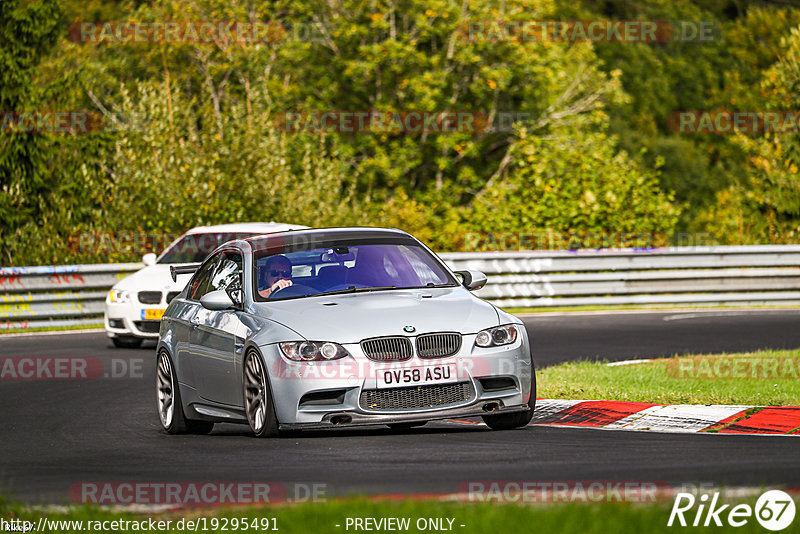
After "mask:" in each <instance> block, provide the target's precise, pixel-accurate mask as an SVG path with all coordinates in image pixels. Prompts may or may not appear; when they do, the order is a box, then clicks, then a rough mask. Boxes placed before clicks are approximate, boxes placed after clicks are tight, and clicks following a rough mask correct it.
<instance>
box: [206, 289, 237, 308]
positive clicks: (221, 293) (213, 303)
mask: <svg viewBox="0 0 800 534" xmlns="http://www.w3.org/2000/svg"><path fill="white" fill-rule="evenodd" d="M200 304H201V305H202V306H203V307H204V308H205V309H207V310H213V311H222V310H227V309H229V308H232V307H233V301H232V300H231V297H230V296H228V293H227V292H226V291H225V290H224V289H218V290H216V291H209V292H208V293H206V294H205V295H203V296H202V297H200Z"/></svg>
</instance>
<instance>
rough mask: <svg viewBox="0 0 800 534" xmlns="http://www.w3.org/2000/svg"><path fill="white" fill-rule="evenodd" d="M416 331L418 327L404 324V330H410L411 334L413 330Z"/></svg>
mask: <svg viewBox="0 0 800 534" xmlns="http://www.w3.org/2000/svg"><path fill="white" fill-rule="evenodd" d="M416 331H417V329H416V328H414V327H413V326H411V325H408V326H404V327H403V332H408V333H409V334H410V333H411V332H416Z"/></svg>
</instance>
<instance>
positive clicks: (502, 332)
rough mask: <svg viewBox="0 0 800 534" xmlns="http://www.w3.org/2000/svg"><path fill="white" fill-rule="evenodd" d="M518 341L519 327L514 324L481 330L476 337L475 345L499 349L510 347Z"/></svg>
mask: <svg viewBox="0 0 800 534" xmlns="http://www.w3.org/2000/svg"><path fill="white" fill-rule="evenodd" d="M516 340H517V327H516V326H515V325H513V324H506V325H503V326H497V327H495V328H488V329H486V330H481V331H480V332H478V335H477V336H475V344H476V345H478V346H479V347H499V346H500V345H510V344H511V343H513V342H515V341H516Z"/></svg>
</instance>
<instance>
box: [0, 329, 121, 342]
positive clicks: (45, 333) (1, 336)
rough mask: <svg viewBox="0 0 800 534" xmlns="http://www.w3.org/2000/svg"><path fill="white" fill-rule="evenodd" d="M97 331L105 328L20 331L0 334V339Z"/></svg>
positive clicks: (92, 332)
mask: <svg viewBox="0 0 800 534" xmlns="http://www.w3.org/2000/svg"><path fill="white" fill-rule="evenodd" d="M99 332H105V329H103V328H86V329H85V330H53V331H50V332H20V333H18V334H0V339H3V338H6V337H32V336H59V335H61V334H97V333H99Z"/></svg>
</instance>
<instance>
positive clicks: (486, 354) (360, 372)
mask: <svg viewBox="0 0 800 534" xmlns="http://www.w3.org/2000/svg"><path fill="white" fill-rule="evenodd" d="M182 272H183V273H186V272H193V273H194V274H193V276H192V277H191V279H190V281H189V283H188V284H187V285H186V287H185V288H184V289H183V291H182V292H181V293H180V295H178V296H177V297H176V298H174V299H173V300H172V301H171V303H170V304H169V307H168V308H167V310H166V311H165V313H164V316H163V318H162V320H161V327H160V334H159V342H158V348H157V373H156V375H157V376H156V393H157V406H158V414H159V418H160V420H161V424H162V426H163V427H164V429H165V430H166V431H167V432H169V433H181V432H194V433H207V432H210V431H211V430H212V428H213V426H214V423H218V422H228V423H243V424H248V425H249V426H250V428H251V430H252V431H253V433H254V434H255V435H256V436H259V437H265V436H277V435H279V434H280V433H281V432H282V431H290V430H291V431H293V430H302V429H325V428H333V427H347V426H356V425H375V424H383V425H389V426H392V427H400V428H405V427H413V426H419V425H424V424H425V423H426V422H428V421H431V420H436V419H448V418H454V417H459V418H461V417H473V416H481V417H482V418H483V420H484V422H485V423H486V424H487V425H488V426H489V427H491V428H493V429H511V428H516V427H521V426H525V425H527V424H528V423H529V422H530V420H531V416H532V415H533V409H534V404H535V401H536V379H535V371H534V364H533V359H532V355H531V347H530V343H529V341H528V336H527V333H526V331H525V329H524V327H523V325H522V322H521V321H520V320H519V319H517V318H516V317H514V316H512V315H509V314H507V313H505V312H503V311H502V310H500V309H498V308H496V307H495V306H493V305H492V304H490V303H488V302H486V301H484V300H481V299H480V298H478V297H476V296H474V295H473V294H472V293H471V291H473V290H476V289H480V288H481V287H483V285H484V284H485V283H486V277H485V276H484V275H483V274H482V273H480V272H477V271H457V272H453V271H451V270H450V269H449V268H448V267H447V265H445V264H444V262H442V260H440V259H439V258H438V257H437V256H436V255H435V254H434V253H433V252H432V251H431V250H430V249H428V248H427V247H426V246H425V245H424V244H422V243H421V242H420V241H418V240H417V239H415V238H414V237H412V236H411V235H409V234H407V233H405V232H402V231H400V230H388V229H378V228H333V229H318V230H298V231H289V232H281V233H275V234H269V235H264V236H257V237H251V238H248V239H241V240H236V241H230V242H228V243H225V244H224V245H222V246H220V247H219V248H218V249H216V250H215V251H214V252H213V253H212V254H211V255H209V256H208V257H207V258H206V259H205V261H204V262H203V263H202V264H195V265H188V266H181V267H175V268H173V276H176V275H177V274H180V273H182Z"/></svg>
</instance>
